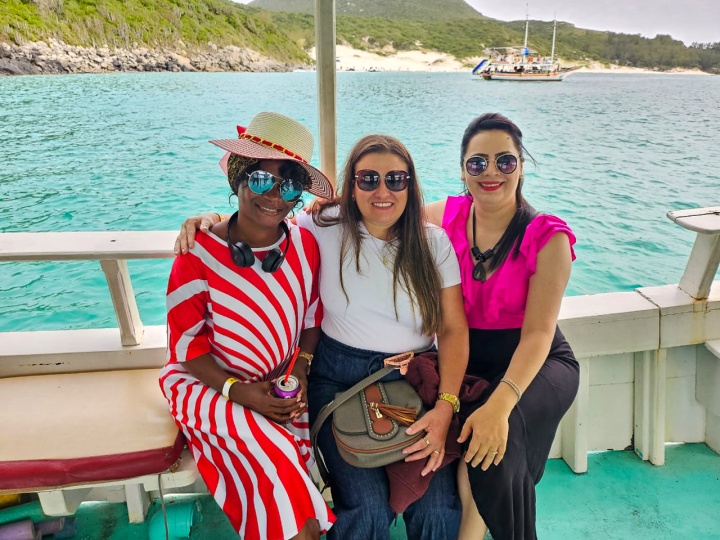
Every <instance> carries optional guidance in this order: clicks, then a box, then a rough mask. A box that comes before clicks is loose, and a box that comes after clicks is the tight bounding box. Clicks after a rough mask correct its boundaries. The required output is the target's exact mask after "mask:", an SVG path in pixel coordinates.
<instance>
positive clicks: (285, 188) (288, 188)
mask: <svg viewBox="0 0 720 540" xmlns="http://www.w3.org/2000/svg"><path fill="white" fill-rule="evenodd" d="M275 184H278V186H279V187H280V197H282V199H283V200H284V201H285V202H295V201H297V200H298V199H299V198H300V197H302V192H303V185H302V182H300V181H299V180H294V179H292V178H280V177H278V176H275V175H274V174H272V173H269V172H267V171H255V172H252V173H250V174H248V187H249V188H250V191H252V192H253V193H257V194H258V195H262V194H264V193H267V192H268V191H270V190H271V189H272V188H273V186H274V185H275Z"/></svg>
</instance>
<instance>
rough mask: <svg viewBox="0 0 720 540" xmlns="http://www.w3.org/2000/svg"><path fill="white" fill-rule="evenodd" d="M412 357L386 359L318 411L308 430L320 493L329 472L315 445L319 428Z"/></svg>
mask: <svg viewBox="0 0 720 540" xmlns="http://www.w3.org/2000/svg"><path fill="white" fill-rule="evenodd" d="M413 356H414V353H412V352H410V353H402V354H398V355H396V356H391V357H389V358H386V359H385V367H384V368H382V369H380V370H378V371H376V372H375V373H373V374H372V375H370V376H369V377H365V378H364V379H362V380H361V381H360V382H358V383H356V384H355V385H354V386H351V387H350V388H349V389H348V390H345V391H344V392H343V393H342V394H340V395H339V396H336V397H335V399H333V400H332V401H331V402H330V403H328V404H327V405H325V406H324V407H323V408H322V409H320V412H319V413H318V417H317V418H316V419H315V422H314V423H313V425H312V429H311V430H310V444H311V445H312V447H313V450H314V451H315V462H316V463H317V466H318V471H319V472H320V478H322V481H323V488H322V490H321V491H324V490H325V488H327V487H329V486H330V472H329V471H328V469H327V465H325V459H324V458H323V455H322V452H321V451H320V447H319V446H318V444H317V438H318V433H320V428H321V427H322V425H323V424H324V423H325V420H327V419H328V418H329V417H330V415H331V414H332V413H333V412H335V409H337V408H338V407H339V406H340V405H342V404H343V403H345V402H346V401H347V400H348V399H350V398H351V397H353V396H354V395H355V394H357V393H358V392H360V391H361V390H363V389H364V388H365V387H366V386H369V385H371V384H372V383H374V382H377V381H379V380H380V379H382V378H383V377H384V376H385V375H387V374H388V373H390V372H391V371H393V370H395V369H399V370H401V372H403V368H405V367H406V366H407V364H408V363H409V362H410V360H412V358H413Z"/></svg>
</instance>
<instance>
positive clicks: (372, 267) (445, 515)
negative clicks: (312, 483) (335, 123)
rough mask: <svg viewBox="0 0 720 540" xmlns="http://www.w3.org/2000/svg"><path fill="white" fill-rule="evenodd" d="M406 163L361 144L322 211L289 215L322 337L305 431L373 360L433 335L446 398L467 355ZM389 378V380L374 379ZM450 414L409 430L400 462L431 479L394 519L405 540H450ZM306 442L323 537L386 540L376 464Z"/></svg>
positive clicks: (386, 143) (393, 145) (328, 442)
mask: <svg viewBox="0 0 720 540" xmlns="http://www.w3.org/2000/svg"><path fill="white" fill-rule="evenodd" d="M422 208H423V200H422V193H421V190H420V186H419V184H418V179H417V175H416V172H415V166H414V164H413V160H412V158H411V156H410V154H409V152H408V151H407V149H406V148H405V146H404V145H403V144H402V143H401V142H400V141H398V140H397V139H395V138H393V137H388V136H383V135H370V136H367V137H364V138H362V139H360V140H359V141H358V142H357V143H356V144H355V146H354V147H353V148H352V150H351V151H350V154H349V156H348V159H347V162H346V164H345V167H344V171H343V185H342V189H341V191H340V194H339V196H338V198H337V199H335V200H334V201H333V202H330V203H326V204H317V205H316V206H315V207H314V209H313V212H312V214H306V213H301V214H300V215H298V217H297V223H298V225H300V227H304V228H306V229H309V230H310V231H311V232H312V233H313V235H314V236H315V238H316V239H317V241H318V245H319V247H320V260H321V265H320V299H321V301H322V303H323V306H324V310H325V312H324V316H323V320H322V336H321V338H320V342H319V344H318V346H317V348H316V350H315V356H314V359H313V363H312V369H311V371H310V376H309V378H308V404H309V407H310V421H311V424H312V422H313V421H314V420H315V418H316V417H317V415H318V412H319V411H320V409H321V408H322V407H323V406H324V405H325V404H326V403H328V402H330V401H332V399H333V398H334V397H335V395H336V394H337V393H339V392H343V391H345V390H347V389H348V388H350V387H351V386H353V385H354V384H355V383H357V382H358V381H360V380H361V379H363V378H365V377H367V376H368V375H370V374H371V373H373V372H375V371H377V370H379V369H380V368H382V366H383V360H384V358H386V357H388V356H391V355H393V354H397V353H401V352H405V351H410V350H412V351H416V352H419V351H425V350H428V349H429V348H431V347H433V343H434V341H435V337H436V336H437V346H438V356H439V362H438V364H439V371H440V387H439V394H440V395H442V396H443V398H444V397H449V398H450V399H451V400H452V398H453V397H455V396H457V395H458V392H459V389H460V384H461V382H462V378H463V375H464V373H465V367H466V364H467V358H468V348H467V346H466V343H467V322H466V318H465V312H464V310H463V304H462V294H461V290H460V271H459V266H458V262H457V257H456V255H455V253H454V251H453V249H452V245H451V243H450V240H449V239H448V237H447V235H446V234H445V231H443V230H442V229H441V228H440V227H436V226H434V225H430V224H428V223H425V221H424V220H423V210H422ZM399 377H401V375H399V373H397V372H393V373H392V374H390V375H388V376H387V378H386V379H384V380H393V379H397V378H399ZM452 415H453V406H452V404H451V402H450V401H445V400H444V399H440V400H438V401H437V403H436V406H435V407H434V408H433V409H432V410H430V411H428V412H427V413H426V414H425V416H423V417H422V418H421V419H420V420H418V421H417V422H416V423H415V424H414V425H413V426H412V428H411V429H412V430H413V431H414V432H417V431H418V430H420V429H425V430H426V431H427V436H426V437H425V438H424V439H422V440H420V441H418V442H417V443H415V444H414V445H413V446H411V447H410V448H409V456H408V458H407V460H412V461H415V460H426V464H425V467H424V468H423V471H422V474H423V476H424V475H426V474H428V473H429V472H430V471H435V473H434V476H433V477H432V479H431V481H430V485H429V488H428V490H427V492H426V493H425V494H424V495H423V496H422V497H420V498H419V499H418V500H417V501H415V502H414V503H412V504H411V505H410V506H409V507H408V508H407V509H406V510H405V511H404V512H403V519H404V521H405V524H406V527H407V535H408V538H413V539H434V540H437V539H443V538H446V539H448V540H451V539H455V538H456V537H457V533H458V527H459V523H460V514H461V511H460V503H459V500H458V497H457V492H456V484H455V472H454V469H455V467H453V466H450V467H444V468H439V466H440V464H441V462H442V460H443V456H444V447H445V438H446V435H447V431H448V427H449V425H450V421H451V419H452ZM318 445H319V447H320V450H321V451H322V453H323V457H324V458H325V462H326V464H327V466H328V470H329V472H330V484H331V490H332V496H333V509H334V511H335V514H336V516H337V521H336V522H335V525H334V526H333V528H332V529H331V530H330V531H329V532H328V538H330V539H332V538H338V539H343V540H345V539H352V538H373V539H376V538H388V535H389V532H388V531H389V526H390V523H391V522H392V521H393V519H394V518H395V513H394V512H393V511H392V509H391V507H390V505H389V504H388V497H389V492H388V478H387V474H386V472H385V469H384V468H383V467H379V468H376V469H360V468H356V467H353V466H351V465H349V464H348V463H346V462H345V461H344V460H343V459H342V458H341V457H340V455H339V453H338V451H337V447H336V443H335V440H334V438H333V435H332V431H331V426H330V422H326V423H325V425H324V426H323V427H322V429H321V431H320V435H319V438H318Z"/></svg>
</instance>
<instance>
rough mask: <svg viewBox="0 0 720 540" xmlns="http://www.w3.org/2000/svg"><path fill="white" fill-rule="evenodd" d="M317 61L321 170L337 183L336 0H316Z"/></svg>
mask: <svg viewBox="0 0 720 540" xmlns="http://www.w3.org/2000/svg"><path fill="white" fill-rule="evenodd" d="M315 65H316V69H317V83H318V113H319V123H318V131H319V133H320V170H321V171H322V172H324V173H325V175H326V176H327V177H328V178H329V179H330V182H331V183H332V184H333V187H334V186H335V185H336V176H337V174H336V168H337V165H336V164H337V107H336V86H337V85H336V78H335V0H315Z"/></svg>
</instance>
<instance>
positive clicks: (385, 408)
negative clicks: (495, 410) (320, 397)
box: [310, 353, 425, 486]
mask: <svg viewBox="0 0 720 540" xmlns="http://www.w3.org/2000/svg"><path fill="white" fill-rule="evenodd" d="M412 357H413V353H403V354H402V355H397V356H394V357H391V358H387V359H386V360H385V364H386V367H384V368H382V369H381V370H379V371H377V372H375V373H373V374H372V375H370V376H369V377H366V378H365V379H363V380H361V381H360V382H358V383H357V384H356V385H355V386H353V387H352V388H350V389H349V390H346V391H345V392H342V393H340V394H337V395H336V396H335V399H334V400H333V401H331V402H330V403H328V404H327V405H325V407H323V408H322V409H321V410H320V413H319V414H318V417H317V420H315V423H314V424H313V426H312V430H311V433H310V441H311V442H312V446H313V448H314V450H315V456H316V459H317V464H318V470H319V471H320V477H321V478H322V480H323V483H324V484H325V486H327V485H329V483H330V482H329V480H330V475H329V473H328V470H327V466H326V465H325V460H324V459H323V456H322V453H321V452H320V449H319V447H318V445H317V437H318V433H319V432H320V428H321V427H322V425H323V423H324V422H325V420H327V419H328V418H329V417H330V415H331V414H332V415H333V418H332V432H333V436H334V437H335V442H336V443H337V448H338V452H339V453H340V456H341V457H342V458H343V459H344V460H345V461H346V462H348V463H349V464H350V465H352V466H354V467H360V468H373V467H383V466H385V465H389V464H390V463H394V462H396V461H400V460H401V459H403V458H404V457H405V455H404V454H403V453H402V451H403V449H405V448H407V447H408V446H410V445H412V444H414V443H416V442H417V441H419V440H420V439H422V438H423V437H425V431H421V432H419V433H414V434H412V435H408V434H407V433H405V427H407V426H409V425H411V424H412V423H413V422H415V421H416V420H417V419H418V418H420V417H421V416H422V415H423V414H425V409H424V408H423V404H422V400H421V399H420V396H418V394H417V392H416V391H415V389H414V388H413V387H412V386H410V384H409V383H408V382H407V381H405V380H398V381H391V382H378V381H379V380H380V379H382V378H383V377H384V376H385V375H387V374H388V373H390V372H391V371H393V370H395V369H400V370H402V371H403V372H404V371H405V368H406V366H407V364H408V363H409V362H410V360H412Z"/></svg>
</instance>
